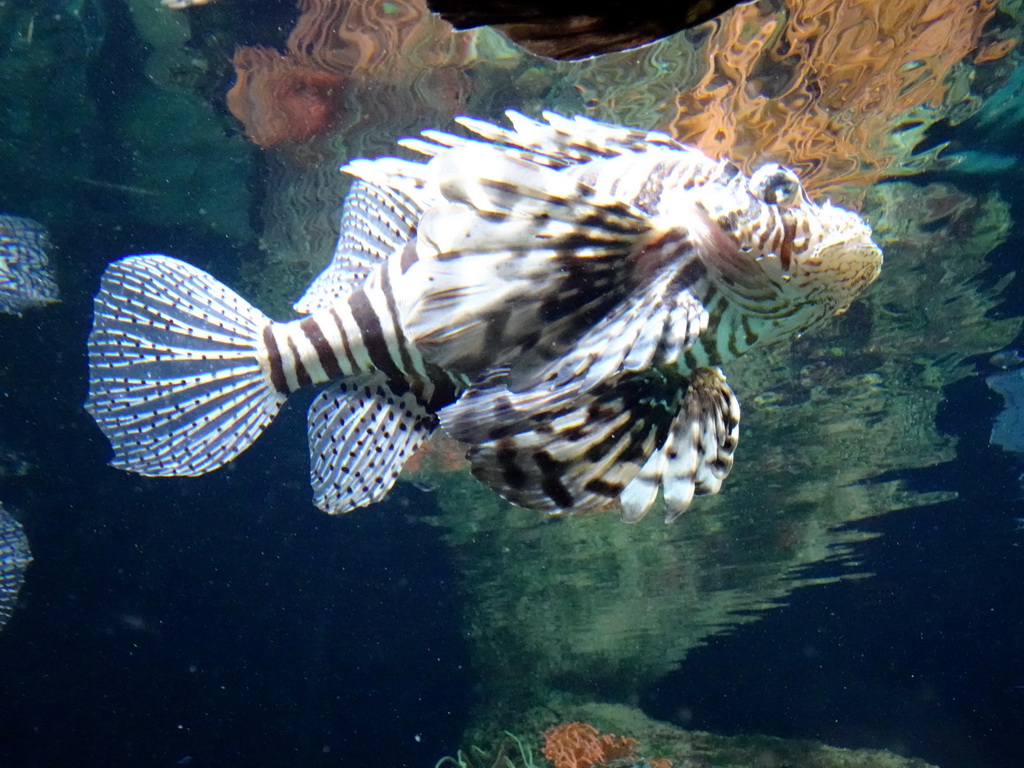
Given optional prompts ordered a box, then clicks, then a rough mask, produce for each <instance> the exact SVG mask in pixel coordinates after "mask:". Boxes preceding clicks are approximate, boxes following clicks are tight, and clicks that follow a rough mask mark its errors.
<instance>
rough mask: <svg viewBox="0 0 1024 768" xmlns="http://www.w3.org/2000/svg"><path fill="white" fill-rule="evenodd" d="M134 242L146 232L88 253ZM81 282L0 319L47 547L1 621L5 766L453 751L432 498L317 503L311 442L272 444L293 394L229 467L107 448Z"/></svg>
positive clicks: (454, 623) (450, 671) (466, 681)
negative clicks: (160, 472)
mask: <svg viewBox="0 0 1024 768" xmlns="http://www.w3.org/2000/svg"><path fill="white" fill-rule="evenodd" d="M135 234H136V233H132V237H134V236H135ZM165 235H166V233H159V234H158V235H157V236H159V237H163V236H165ZM139 237H140V238H141V240H142V241H144V240H145V239H146V236H145V235H142V234H140V235H139ZM129 239H131V238H129ZM172 239H173V238H172ZM62 245H65V246H70V245H71V243H67V242H66V243H63V244H62ZM125 245H133V246H135V247H142V248H143V249H145V245H146V244H145V243H144V242H139V241H134V242H132V243H130V244H129V243H123V242H122V243H104V244H103V247H100V248H99V249H98V250H97V252H96V253H90V252H84V253H83V251H82V249H81V248H78V249H77V253H78V254H80V255H81V256H83V257H84V258H83V260H84V261H86V262H87V261H88V256H90V255H94V256H97V257H99V256H100V255H101V254H103V255H105V254H106V253H108V251H107V247H110V248H111V249H113V250H111V251H109V253H113V252H116V251H117V250H118V249H122V248H123V247H124V246H125ZM188 245H189V246H191V247H193V248H195V247H197V246H199V245H201V244H198V243H195V242H191V243H188ZM127 250H133V248H132V247H129V248H128V249H127ZM92 277H93V278H94V279H95V277H96V275H95V274H94V275H93V276H92ZM74 282H75V281H74V280H73V279H72V280H70V283H71V284H72V285H73V284H74ZM65 285H67V283H65ZM88 301H89V299H88V292H87V291H81V292H76V291H74V290H73V289H72V290H68V291H66V299H65V301H64V303H62V304H61V305H59V306H58V307H56V308H54V311H52V312H48V313H46V314H42V313H40V314H37V315H34V316H32V317H31V318H30V319H23V320H22V321H20V322H19V321H18V320H17V319H14V318H0V343H2V346H3V348H4V350H5V352H6V354H8V355H9V357H6V358H5V365H4V366H3V374H2V384H3V386H2V391H3V392H4V393H5V398H4V413H5V415H6V417H5V419H4V424H3V428H4V435H5V439H6V441H7V442H8V443H11V444H16V445H18V446H19V447H23V448H24V449H25V450H26V452H27V453H28V455H29V457H30V458H31V459H33V460H34V461H35V462H36V464H37V466H36V469H35V470H34V471H33V473H32V474H31V475H30V476H28V477H26V478H22V479H18V480H17V481H13V480H12V481H10V482H6V483H5V485H4V494H5V503H7V504H8V506H10V507H12V508H14V509H21V510H31V513H30V514H25V515H23V518H24V521H25V524H26V528H27V529H28V535H29V537H30V540H31V543H32V549H33V554H34V557H35V563H34V565H33V566H32V568H31V571H30V573H31V578H30V580H29V582H28V584H27V585H26V587H25V589H24V590H23V591H22V594H21V597H22V599H21V602H20V607H19V610H18V612H17V613H16V616H15V618H14V619H13V620H12V621H11V622H10V624H9V625H8V627H7V628H6V629H5V631H4V632H3V633H2V634H0V765H3V766H8V765H10V766H14V765H21V766H62V765H69V766H70V765H77V766H86V765H96V766H99V765H109V766H117V765H123V766H141V765H146V766H163V765H168V766H171V765H175V764H176V763H177V764H182V765H186V764H190V765H197V766H199V765H265V766H272V765H321V764H324V765H341V764H343V765H353V766H363V765H365V766H376V765H380V764H381V760H382V759H383V756H384V755H385V754H386V755H387V764H389V765H396V766H397V765H410V766H412V765H427V764H430V765H432V764H433V761H435V760H436V759H437V757H438V756H440V755H441V754H444V753H445V752H448V751H453V750H454V749H455V747H456V745H457V743H458V738H459V736H460V734H461V729H462V727H463V725H464V722H465V719H466V717H467V712H468V708H469V706H470V705H471V703H472V689H473V684H474V681H473V680H472V678H471V676H470V672H469V666H468V660H467V649H466V647H465V645H464V642H463V640H462V631H461V628H460V626H459V623H458V618H457V617H458V604H457V593H456V590H455V589H454V583H453V578H454V574H453V573H452V571H451V568H450V565H449V555H448V552H447V550H446V548H445V547H444V546H443V545H442V544H441V542H439V541H438V540H437V536H436V534H435V533H434V531H435V530H436V529H433V528H429V527H427V526H425V525H423V524H416V523H410V522H409V520H408V519H407V517H408V515H409V513H410V511H412V512H414V513H415V514H416V515H417V516H421V517H422V516H429V515H430V512H431V510H430V500H431V499H432V497H431V496H429V495H425V494H422V493H420V492H417V491H415V490H412V491H410V490H408V489H404V490H400V491H399V492H398V494H397V496H396V497H395V499H394V500H393V501H392V502H391V503H390V504H388V505H382V506H381V507H380V508H379V509H378V510H376V512H375V513H373V514H367V515H353V516H349V517H346V518H343V519H331V518H328V517H326V516H324V515H322V514H321V513H319V512H318V511H317V510H316V509H314V508H313V507H312V506H311V505H309V504H307V503H306V497H307V495H308V491H307V489H306V473H307V471H308V469H307V466H306V464H305V461H306V460H305V457H304V456H303V452H302V451H301V450H299V451H296V450H290V451H280V450H279V449H280V447H281V446H282V445H288V446H289V447H295V446H298V447H299V448H301V447H302V442H303V441H302V439H301V435H302V434H303V431H304V412H303V411H304V404H302V403H299V402H296V403H295V404H294V407H290V409H289V410H288V411H287V412H286V414H285V415H284V418H282V419H281V420H280V424H279V425H275V426H274V427H273V429H272V431H271V433H270V434H271V435H273V434H275V433H277V434H278V437H282V438H284V440H282V441H277V440H276V439H274V438H271V439H270V440H267V441H266V443H265V445H263V446H258V447H256V448H254V449H253V450H252V451H251V452H250V454H251V455H247V456H246V457H245V459H244V460H243V461H242V462H240V463H239V464H238V466H237V469H235V470H232V471H229V472H224V473H218V474H215V475H211V476H209V477H206V478H199V479H197V481H196V482H185V483H180V482H175V481H172V482H171V483H170V484H167V483H160V482H159V481H157V482H154V481H152V480H145V479H140V478H137V477H132V476H129V475H126V474H124V473H121V472H118V471H116V470H113V469H110V468H108V467H106V466H105V462H106V460H107V455H108V449H107V448H106V446H105V445H104V444H103V442H104V441H103V439H102V436H101V435H100V434H99V433H98V431H97V430H96V429H95V427H94V426H93V425H92V424H91V422H90V420H89V418H88V416H86V415H85V414H84V412H83V411H82V409H81V408H80V403H81V401H82V399H83V397H84V392H85V388H84V375H85V360H84V357H83V354H82V350H83V344H84V339H85V334H86V331H87V326H86V322H87V318H88V307H89V304H88ZM39 350H45V354H42V355H41V354H38V351H39ZM12 414H17V417H14V416H13V415H12ZM290 438H297V442H296V440H292V439H290ZM403 500H404V502H405V503H406V505H407V507H406V508H405V509H402V508H401V507H400V503H399V502H401V501H403Z"/></svg>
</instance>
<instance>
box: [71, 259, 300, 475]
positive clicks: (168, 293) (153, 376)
mask: <svg viewBox="0 0 1024 768" xmlns="http://www.w3.org/2000/svg"><path fill="white" fill-rule="evenodd" d="M269 323H270V320H269V319H268V318H267V317H266V316H265V315H264V314H263V313H262V312H260V311H259V310H257V309H256V308H254V307H253V306H251V305H250V304H249V303H248V302H246V301H245V299H243V298H242V297H241V296H239V295H238V294H236V293H235V292H234V291H232V290H231V289H230V288H228V287H227V286H225V285H223V284H221V283H220V282H218V281H217V280H215V279H214V278H213V277H211V276H210V275H208V274H206V273H205V272H203V271H202V270H199V269H196V268H195V267H193V266H191V265H189V264H186V263H185V262H183V261H178V260H177V259H172V258H170V257H168V256H160V255H146V256H131V257H128V258H126V259H121V260H120V261H117V262H114V263H113V264H111V265H110V266H109V267H108V268H107V270H106V272H105V273H104V275H103V280H102V282H101V285H100V291H99V293H98V294H96V299H95V304H94V317H93V327H92V331H91V333H90V334H89V343H88V349H89V397H88V399H87V400H86V403H85V408H86V410H87V411H88V412H89V414H90V415H91V416H92V417H93V419H95V420H96V423H97V424H98V425H99V427H100V429H101V430H103V433H104V434H105V435H106V436H107V439H108V440H110V443H111V445H112V446H113V448H114V459H113V461H112V462H111V463H112V464H113V465H114V466H115V467H118V468H120V469H126V470H129V471H131V472H137V473H139V474H141V475H156V476H177V475H201V474H203V473H205V472H209V471H210V470H213V469H216V468H217V467H219V466H221V465H223V464H226V463H227V462H229V461H231V460H232V459H234V458H235V457H236V456H237V455H238V454H240V453H241V452H242V451H244V450H245V449H246V448H248V447H249V446H250V445H251V444H252V442H253V441H254V440H255V439H256V438H257V437H258V436H259V435H260V433H261V432H262V431H263V429H264V428H265V427H266V426H267V424H269V423H270V421H271V420H272V419H273V418H274V416H275V415H276V414H277V411H278V409H279V408H280V407H281V404H282V403H283V402H284V401H285V398H286V395H285V394H283V393H281V392H279V391H277V389H276V388H275V387H274V386H273V384H272V382H271V381H270V377H269V376H268V375H267V374H266V373H265V371H264V368H263V366H261V364H260V360H261V357H265V354H266V353H265V350H264V344H263V331H264V329H265V328H266V327H267V325H268V324H269Z"/></svg>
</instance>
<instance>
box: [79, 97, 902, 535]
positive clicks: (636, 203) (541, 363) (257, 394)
mask: <svg viewBox="0 0 1024 768" xmlns="http://www.w3.org/2000/svg"><path fill="white" fill-rule="evenodd" d="M507 115H508V118H509V121H510V123H511V128H504V127H500V126H497V125H494V124H491V123H487V122H483V121H480V120H476V119H470V118H460V119H459V120H458V122H459V123H460V124H461V125H462V126H463V127H464V128H466V129H467V130H468V131H469V132H470V133H472V134H475V137H465V136H458V135H454V134H449V133H443V132H438V131H424V132H423V133H422V134H421V136H420V137H419V138H412V139H406V140H403V141H402V142H401V144H402V145H404V146H405V147H407V148H409V149H411V150H414V151H417V152H419V153H422V154H423V155H425V156H426V158H427V159H426V160H425V161H422V162H417V161H411V160H402V159H397V158H390V157H386V158H379V159H376V160H365V159H360V160H356V161H354V162H352V163H350V164H349V165H347V166H346V167H345V168H343V170H345V171H347V172H348V173H349V174H351V175H352V176H354V177H355V181H354V182H353V185H352V188H351V190H350V192H349V195H348V197H347V198H346V202H345V205H344V207H343V211H342V216H341V235H340V239H339V241H338V245H337V248H336V251H335V254H334V258H333V260H332V261H331V263H330V264H329V265H328V266H327V268H326V269H325V270H324V271H323V273H321V274H320V275H319V276H318V277H317V278H316V279H315V280H314V281H313V283H312V284H311V285H310V287H309V288H308V289H307V290H306V292H305V294H304V295H303V296H302V298H301V299H300V300H299V301H298V302H297V303H296V304H295V309H296V310H297V311H298V312H300V313H302V314H303V315H304V316H303V317H302V318H300V319H297V320H293V321H291V322H274V321H271V320H270V319H268V318H267V317H266V316H265V315H264V314H263V313H261V312H260V311H258V310H257V309H255V308H254V307H252V306H251V305H250V304H249V303H247V302H246V301H245V300H244V299H242V298H241V297H240V296H238V295H237V294H236V293H234V292H233V291H232V290H231V289H229V288H227V287H226V286H224V285H223V284H221V283H220V282H218V281H217V280H215V279H214V278H213V277H211V276H210V275H208V274H206V273H205V272H203V271H201V270H199V269H197V268H195V267H193V266H190V265H189V264H186V263H184V262H182V261H178V260H177V259H173V258H170V257H168V256H163V255H142V256H131V257H128V258H125V259H122V260H120V261H117V262H114V263H113V264H112V265H110V266H109V267H108V268H107V270H106V272H105V274H104V276H103V278H102V284H101V287H100V291H99V293H98V294H97V296H96V299H95V318H94V322H93V328H92V332H91V334H90V336H89V342H88V347H89V396H88V401H87V402H86V408H87V409H88V411H89V413H90V414H91V415H92V416H93V418H94V419H95V420H96V422H97V424H98V425H99V426H100V428H101V429H102V430H103V432H104V433H105V434H106V436H107V437H108V438H109V440H110V442H111V444H112V445H113V449H114V453H115V456H114V459H113V464H114V466H117V467H120V468H122V469H126V470H129V471H132V472H137V473H139V474H143V475H158V476H167V475H174V476H178V475H199V474H202V473H205V472H209V471H210V470H213V469H216V468H217V467H220V466H221V465H223V464H225V463H227V462H229V461H231V460H232V459H234V458H235V457H236V456H237V455H238V454H239V453H241V452H242V451H243V450H245V448H247V447H248V446H249V445H250V444H251V443H252V442H253V441H254V440H255V439H256V437H257V436H258V435H259V434H260V433H261V432H262V431H263V429H264V427H266V425H267V424H268V423H269V422H270V421H271V419H272V418H273V417H274V415H275V414H276V413H277V411H278V409H279V408H280V407H281V404H282V403H283V402H284V401H285V399H286V398H287V396H288V394H289V393H291V392H294V391H295V390H297V389H300V388H303V387H307V386H310V385H314V384H323V383H326V384H327V385H328V386H327V387H326V388H325V389H324V390H323V391H322V392H320V393H319V395H318V396H317V397H316V398H315V400H314V401H313V403H312V405H311V407H310V409H309V415H308V427H309V448H310V455H311V473H310V474H311V482H312V486H313V490H314V501H315V503H316V504H317V506H319V507H320V508H321V509H323V510H325V511H327V512H331V513H338V512H346V511H348V510H351V509H354V508H356V507H361V506H365V505H368V504H371V503H373V502H376V501H378V500H380V499H382V498H383V497H384V496H385V494H387V493H388V491H389V490H390V489H391V487H392V486H393V484H394V482H395V479H396V477H397V476H398V473H399V472H400V470H401V468H402V466H403V464H404V463H405V461H406V459H407V458H408V457H409V456H410V455H411V454H412V452H413V451H415V450H416V448H417V447H418V446H419V445H420V444H421V443H422V442H423V441H424V440H425V439H426V438H427V437H428V436H429V435H430V433H431V432H432V431H433V430H434V429H435V428H436V427H437V425H438V424H440V425H441V426H442V428H443V429H444V430H445V431H446V432H448V433H449V434H450V435H451V436H452V437H454V438H455V439H456V440H459V441H461V442H463V443H465V444H467V445H468V452H467V458H468V459H469V462H470V464H471V466H472V470H473V473H474V474H475V475H476V477H477V478H478V479H480V480H481V481H482V482H484V483H485V484H486V485H488V486H490V487H491V488H493V489H494V490H496V491H497V492H498V493H499V494H501V495H502V496H504V497H505V498H506V499H508V500H510V501H512V502H513V503H515V504H518V505H520V506H524V507H529V508H533V509H539V510H546V511H548V512H551V513H575V512H582V511H590V510H595V509H599V508H603V507H605V506H608V505H609V504H610V503H613V502H617V503H618V505H619V506H620V507H621V510H622V515H623V518H624V519H625V520H627V521H635V520H639V519H640V518H641V517H643V516H644V515H645V514H646V512H647V511H648V509H649V508H650V507H651V505H652V503H653V502H654V500H655V498H656V496H657V494H658V490H659V487H660V488H662V489H663V496H664V501H665V505H666V509H667V512H666V519H667V520H673V519H675V518H676V517H678V515H680V514H681V513H682V512H683V511H684V510H685V509H686V508H687V507H688V505H689V504H690V501H691V499H692V497H693V496H694V494H703V493H715V492H717V491H718V489H719V487H720V486H721V483H722V481H723V479H724V478H725V477H726V475H727V474H728V473H729V470H730V469H731V467H732V462H733V453H734V450H735V448H736V444H737V440H738V434H739V432H738V426H739V418H740V413H739V403H738V402H737V399H736V397H735V395H734V394H733V392H732V390H731V389H730V388H729V386H728V384H727V383H726V380H725V377H724V376H723V375H722V373H721V371H720V370H719V366H720V365H722V364H723V363H726V362H728V361H729V360H730V359H732V358H734V357H737V356H739V355H741V354H743V353H744V352H746V351H747V350H748V349H750V348H751V347H753V346H754V345H755V344H761V343H767V342H771V341H775V340H779V339H785V338H789V337H791V336H793V335H794V334H797V333H800V332H802V331H804V330H806V329H808V328H810V327H812V326H814V325H816V324H818V323H820V322H822V321H824V320H825V319H827V318H828V317H830V316H831V315H833V314H836V313H838V312H842V311H843V310H845V309H846V308H847V307H848V306H849V304H850V303H851V302H852V301H853V300H854V298H856V297H857V296H858V295H859V294H860V293H861V292H862V291H863V290H864V289H865V288H866V287H867V286H868V285H869V284H870V283H871V282H872V281H873V280H874V279H875V278H876V277H877V275H878V273H879V270H880V268H881V263H882V253H881V251H880V249H879V248H878V246H877V245H875V243H874V242H873V241H872V239H871V231H870V229H869V227H868V225H867V224H866V223H865V222H864V221H863V219H861V218H860V217H859V216H858V215H857V214H855V213H853V212H850V211H847V210H844V209H842V208H839V207H837V206H834V205H832V204H830V203H829V202H825V203H823V204H820V205H819V204H817V203H814V202H812V201H811V200H810V199H809V197H808V196H807V194H806V193H805V192H804V189H803V188H802V186H801V184H800V181H799V179H798V178H797V176H796V174H795V173H794V172H793V171H791V170H788V169H786V168H784V167H781V166H779V165H776V164H774V163H770V164H767V165H764V166H762V167H760V168H759V169H758V170H757V171H755V172H754V173H752V174H751V175H750V176H747V175H745V174H744V173H742V172H741V170H740V168H739V167H737V166H736V165H735V164H733V163H732V162H729V161H727V160H724V161H718V160H713V159H711V158H709V157H707V156H706V155H704V154H703V153H701V152H700V151H698V150H696V149H694V148H692V147H688V146H685V145H683V144H680V143H678V142H676V141H675V140H673V139H672V138H671V137H669V136H667V135H665V134H662V133H657V132H644V131H638V130H634V129H630V128H626V127H619V126H614V125H608V124H604V123H599V122H595V121H592V120H589V119H585V118H582V117H576V118H574V119H570V118H565V117H561V116H558V115H555V114H551V113H545V114H544V116H543V118H544V119H543V121H538V120H534V119H531V118H528V117H526V116H524V115H522V114H519V113H516V112H508V113H507Z"/></svg>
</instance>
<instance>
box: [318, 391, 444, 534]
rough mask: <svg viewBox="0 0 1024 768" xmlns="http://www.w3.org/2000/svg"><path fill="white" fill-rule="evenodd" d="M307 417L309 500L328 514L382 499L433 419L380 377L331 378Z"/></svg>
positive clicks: (430, 429) (432, 425)
mask: <svg viewBox="0 0 1024 768" xmlns="http://www.w3.org/2000/svg"><path fill="white" fill-rule="evenodd" d="M308 422H309V454H310V482H311V484H312V486H313V501H314V503H315V504H316V506H317V507H319V508H320V509H322V510H323V511H325V512H328V513H330V514H341V513H344V512H349V511H351V510H353V509H356V508H357V507H365V506H368V505H370V504H373V503H375V502H377V501H380V500H381V499H383V498H384V496H385V495H386V494H387V493H388V491H390V490H391V487H392V486H393V485H394V484H395V480H396V479H397V478H398V473H399V472H401V471H402V466H403V465H404V464H405V462H406V461H407V460H408V459H409V457H410V456H412V454H413V453H414V452H415V451H416V449H417V448H418V447H419V446H420V444H421V443H422V442H423V441H424V440H425V439H426V438H427V437H429V436H430V433H431V432H433V430H434V428H435V426H436V425H437V419H436V417H435V416H434V415H433V414H431V413H430V412H429V411H427V409H426V408H425V407H424V406H423V404H422V403H420V402H419V400H418V399H417V398H416V397H415V395H413V394H412V393H411V392H405V393H403V394H401V395H399V394H396V393H395V392H394V391H393V390H392V389H391V387H390V386H389V385H388V384H387V382H385V381H384V380H383V378H379V379H377V378H375V379H361V380H352V379H350V380H342V381H337V382H335V383H333V384H332V385H331V386H329V387H328V388H327V389H325V390H323V391H322V392H321V393H320V394H319V395H317V397H316V399H315V400H314V401H313V404H312V405H311V406H310V408H309V417H308Z"/></svg>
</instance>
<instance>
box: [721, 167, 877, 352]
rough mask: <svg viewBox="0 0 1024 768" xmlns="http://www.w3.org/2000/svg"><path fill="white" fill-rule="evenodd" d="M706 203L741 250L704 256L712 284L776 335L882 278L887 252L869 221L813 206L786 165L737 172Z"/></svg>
mask: <svg viewBox="0 0 1024 768" xmlns="http://www.w3.org/2000/svg"><path fill="white" fill-rule="evenodd" d="M708 200H709V202H710V206H708V205H706V204H705V206H704V207H705V209H706V210H707V213H708V216H709V218H710V219H711V220H712V221H715V222H716V223H717V224H718V225H719V226H720V227H721V228H722V230H723V231H724V233H725V234H726V235H727V236H728V238H729V240H730V241H731V242H732V243H733V244H735V246H736V247H735V249H731V248H730V249H719V250H718V251H717V252H714V253H712V254H710V255H709V258H707V259H705V264H706V265H707V267H708V272H709V274H710V275H711V277H712V281H713V282H714V284H715V285H716V287H717V289H718V290H721V291H723V292H724V293H725V294H726V295H728V296H729V298H730V300H731V301H732V302H734V303H736V304H738V305H740V306H741V307H743V309H744V310H745V313H746V314H748V315H749V316H754V317H758V316H759V317H760V318H761V319H762V320H763V321H765V322H766V323H767V324H768V325H769V326H771V328H772V330H769V331H768V335H769V336H771V337H779V336H782V335H788V334H791V333H799V332H801V331H804V330H806V329H807V328H809V327H811V326H813V325H815V324H817V323H819V322H821V321H823V320H825V319H827V318H828V317H830V316H832V315H834V314H837V313H840V312H843V311H845V310H846V308H847V307H849V306H850V304H851V303H852V302H853V300H854V299H855V298H857V296H859V295H860V294H861V293H862V292H863V291H864V289H865V288H867V287H868V286H869V285H870V284H871V283H872V282H874V280H875V279H876V278H877V277H878V274H879V272H880V270H881V267H882V251H881V249H880V248H879V247H878V246H877V245H876V244H875V242H874V241H873V240H872V239H871V228H870V227H869V226H868V224H867V222H865V221H864V219H863V218H861V217H860V216H859V215H858V214H856V213H854V212H853V211H848V210H846V209H844V208H840V207H839V206H836V205H832V204H831V203H830V202H828V201H826V202H825V203H823V204H820V205H819V204H817V203H815V202H813V201H812V200H811V199H810V197H809V196H808V195H807V193H806V192H805V191H804V188H803V185H802V184H801V183H800V179H799V178H798V177H797V175H796V173H794V172H793V171H792V170H790V169H789V168H785V167H783V166H780V165H777V164H775V163H770V164H767V165H764V166H762V167H761V168H759V169H758V170H757V171H755V172H754V173H753V174H752V175H751V176H749V177H746V176H743V175H742V174H740V175H737V176H736V177H734V178H733V180H732V181H731V182H730V183H729V184H728V185H723V186H722V187H721V188H720V189H719V191H718V194H714V195H711V196H709V198H708ZM766 330H767V329H766ZM762 337H763V336H762Z"/></svg>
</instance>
